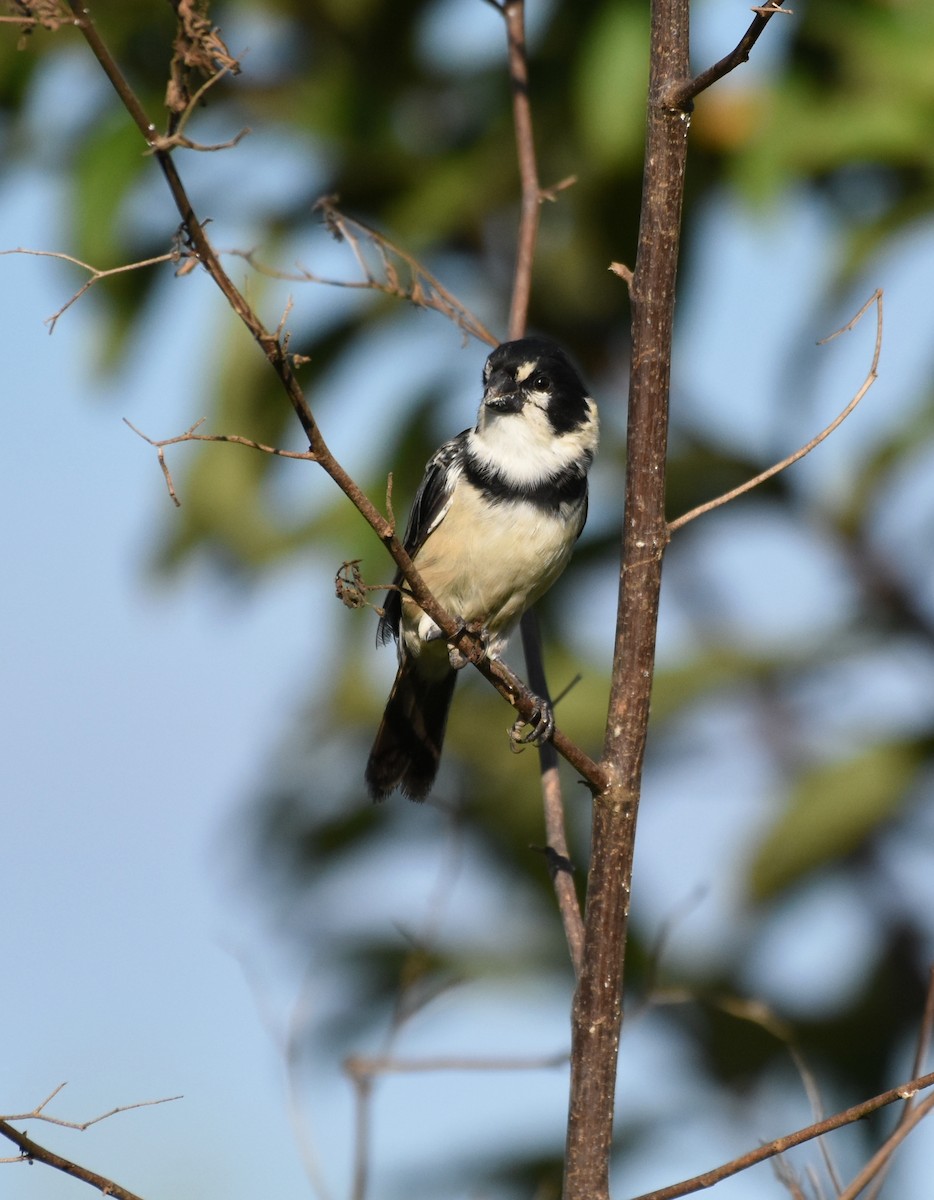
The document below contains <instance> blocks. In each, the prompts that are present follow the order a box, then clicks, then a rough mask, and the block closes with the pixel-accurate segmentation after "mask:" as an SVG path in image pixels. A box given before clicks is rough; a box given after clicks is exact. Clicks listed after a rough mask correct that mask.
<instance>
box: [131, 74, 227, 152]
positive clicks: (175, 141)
mask: <svg viewBox="0 0 934 1200" xmlns="http://www.w3.org/2000/svg"><path fill="white" fill-rule="evenodd" d="M239 69H240V66H239V63H234V65H233V66H223V67H221V68H220V70H219V71H215V72H214V74H213V75H211V76H210V77H209V78H208V79H206V80H205V81H204V83H202V85H201V86H200V87H199V88H198V90H197V91H196V92H195V94H194V95H193V96H192V97H191V99H190V100H189V101H188V103H187V105H186V106H185V108H184V109H183V110H182V111H181V112H180V113H178V114H177V116H174V115H173V122H172V124H173V129H172V132H171V133H169V134H167V135H166V136H165V137H162V136H157V137H153V139H152V149H151V150H150V153H151V154H152V153H155V151H156V150H171V149H172V148H173V146H183V147H184V148H185V149H186V150H202V151H208V152H212V151H215V150H230V149H231V148H232V147H233V146H236V145H238V144H239V143H240V142H241V141H242V140H243V138H245V137H246V136H247V134H248V133H249V132H250V130H249V129H248V128H245V129H241V130H240V132H239V133H238V134H235V135H234V137H232V138H230V139H229V140H228V141H226V142H219V143H217V144H215V145H211V146H205V145H203V144H202V143H200V142H193V141H191V139H190V138H187V137H185V136H184V132H183V131H184V128H185V126H186V125H187V124H188V121H189V119H190V117H191V114H192V113H193V112H194V111H195V109H196V108H197V107H198V106H199V105H200V104H201V102H202V100H203V99H204V96H205V94H206V93H207V92H208V91H209V90H210V89H211V88H212V87H213V86H214V85H215V84H216V83H217V82H218V81H219V80H221V79H223V78H224V76H225V75H230V74H233V73H234V72H235V71H239ZM170 89H171V85H170ZM170 107H171V106H170Z"/></svg>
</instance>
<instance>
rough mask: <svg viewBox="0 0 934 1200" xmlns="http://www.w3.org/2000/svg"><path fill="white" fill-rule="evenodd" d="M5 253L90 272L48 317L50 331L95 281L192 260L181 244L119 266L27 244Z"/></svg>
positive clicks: (182, 268) (0, 251)
mask: <svg viewBox="0 0 934 1200" xmlns="http://www.w3.org/2000/svg"><path fill="white" fill-rule="evenodd" d="M3 254H31V255H34V256H35V257H37V258H58V259H60V260H61V261H62V262H67V263H71V264H72V265H73V266H75V267H80V268H81V269H82V271H87V272H88V274H89V276H90V278H89V279H86V280H85V282H84V283H83V284H82V285H81V287H80V288H78V290H77V291H76V292H75V294H74V295H73V296H72V297H71V299H70V300H67V301H66V302H65V303H64V304H63V305H62V307H61V308H60V309H59V310H58V311H57V312H54V313H52V315H51V316H50V317H46V319H45V324H46V325H48V327H49V333H53V332H54V330H55V326H56V325H57V324H58V319H59V317H61V316H62V314H63V313H65V312H67V311H68V309H69V308H71V306H72V305H73V304H74V303H75V301H76V300H80V299H81V297H82V296H83V295H84V293H85V292H87V291H90V289H91V288H92V287H93V286H94V284H95V283H99V282H100V281H101V280H102V279H108V278H110V276H112V275H122V274H124V273H125V272H126V271H139V270H141V269H142V268H143V267H154V266H158V264H159V263H165V262H171V263H178V262H181V261H182V259H185V258H188V260H189V263H190V262H191V259H190V257H189V255H188V252H187V251H186V250H184V249H183V248H182V246H181V245H180V244H179V245H176V246H175V248H174V249H172V250H169V251H167V252H166V253H165V254H157V255H156V256H155V257H154V258H144V259H142V260H141V261H140V262H133V263H122V264H121V265H120V266H119V267H93V266H91V264H90V263H86V262H82V261H81V259H80V258H75V257H73V255H71V254H62V253H61V252H60V251H58V250H29V249H27V248H26V247H25V246H17V247H16V248H15V249H14V250H0V255H3ZM186 265H188V264H186V263H183V264H182V266H181V268H180V269H179V271H178V272H177V274H181V273H182V272H183V271H184V270H185V266H186Z"/></svg>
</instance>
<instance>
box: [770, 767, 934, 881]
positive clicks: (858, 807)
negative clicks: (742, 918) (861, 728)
mask: <svg viewBox="0 0 934 1200" xmlns="http://www.w3.org/2000/svg"><path fill="white" fill-rule="evenodd" d="M918 768H919V757H918V752H917V748H916V747H915V746H913V745H911V744H905V743H890V744H886V745H881V746H875V747H873V748H872V749H870V750H866V751H864V752H863V753H861V754H857V755H855V756H854V757H853V758H848V759H845V760H843V761H842V762H834V763H831V764H829V765H821V766H819V767H816V768H814V769H813V770H812V771H809V772H807V773H806V774H805V775H803V776H801V778H800V779H799V780H798V781H797V783H796V784H795V786H794V789H793V791H792V794H791V797H790V799H789V801H788V804H787V806H786V807H785V809H784V811H783V812H782V814H781V815H780V817H779V818H778V820H777V821H776V822H775V824H774V825H773V826H772V828H771V829H770V830H769V831H768V833H767V834H766V836H765V838H764V839H763V840H762V842H761V843H760V845H759V848H758V850H757V852H756V856H755V859H754V861H753V863H752V866H751V868H750V871H749V878H748V886H749V889H750V894H751V896H752V898H753V899H754V900H755V901H757V902H759V903H761V902H763V901H765V900H769V899H771V898H772V897H773V896H774V895H776V894H777V893H780V892H782V891H784V890H785V889H786V888H787V887H789V886H790V885H791V884H793V883H796V882H797V881H798V880H799V879H800V878H801V877H802V876H803V875H806V874H808V873H809V872H811V871H813V870H815V869H817V868H818V867H822V866H826V865H827V864H828V863H831V862H835V861H837V860H839V859H841V858H843V857H845V856H846V855H847V854H850V853H851V852H852V851H854V850H856V849H857V848H858V847H859V846H860V844H861V843H862V842H863V841H865V839H866V838H867V837H869V836H870V835H871V834H872V833H873V832H875V830H877V829H878V828H879V827H880V826H881V825H882V824H884V823H885V822H887V821H889V820H890V819H891V818H892V817H893V816H894V814H895V813H896V812H897V811H898V809H899V807H900V806H901V804H902V803H903V801H904V798H905V793H906V791H907V790H908V788H909V786H910V785H911V783H912V782H913V780H914V779H915V777H916V775H917V773H918Z"/></svg>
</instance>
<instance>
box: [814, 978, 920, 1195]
mask: <svg viewBox="0 0 934 1200" xmlns="http://www.w3.org/2000/svg"><path fill="white" fill-rule="evenodd" d="M932 1034H934V967H932V968H931V969H930V971H929V972H928V990H927V994H926V995H925V998H924V1013H923V1014H922V1017H921V1027H920V1029H919V1030H918V1041H917V1045H916V1046H915V1055H914V1061H913V1062H912V1066H911V1073H912V1075H920V1074H921V1072H922V1070H923V1069H924V1063H925V1060H926V1059H927V1056H928V1051H929V1050H930V1048H931V1037H932ZM913 1107H914V1097H913V1096H909V1097H908V1098H907V1100H906V1101H905V1103H904V1105H903V1106H902V1111H901V1114H900V1115H899V1118H898V1122H897V1124H896V1126H895V1130H896V1131H897V1130H898V1129H900V1128H901V1126H902V1125H903V1124H904V1123H905V1122H906V1121H907V1120H908V1116H909V1114H910V1113H911V1110H912V1108H913ZM887 1166H888V1163H887V1162H886V1163H884V1164H881V1165H880V1168H879V1173H878V1176H877V1178H876V1180H875V1182H874V1185H873V1187H872V1189H871V1190H870V1191H869V1193H868V1194H867V1196H866V1200H877V1197H878V1195H879V1193H880V1192H881V1191H882V1188H883V1186H884V1184H885V1177H886V1173H887V1171H886V1168H887ZM837 1190H838V1191H842V1190H843V1189H842V1188H838V1189H837Z"/></svg>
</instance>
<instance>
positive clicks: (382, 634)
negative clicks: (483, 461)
mask: <svg viewBox="0 0 934 1200" xmlns="http://www.w3.org/2000/svg"><path fill="white" fill-rule="evenodd" d="M469 432H470V430H469V429H465V430H464V431H463V433H459V434H458V435H457V437H455V438H451V440H450V441H449V442H445V443H444V445H443V446H442V447H441V448H440V449H439V450H436V451H435V453H434V454H433V455H432V456H431V458H430V459H429V460H428V463H427V465H426V467H425V474H424V477H423V478H422V482H421V483H420V484H419V485H418V491H417V492H416V493H415V500H414V501H413V503H412V511H411V512H410V513H409V520H408V524H407V525H406V527H405V537H404V538H403V541H402V544H403V545H404V546H405V550H406V553H407V554H408V555H409V557H410V558H414V557H415V556H416V554H417V553H418V552H419V550H420V549H421V548H422V546H423V545H424V544H425V540H426V538H427V537H428V536H429V534H431V533H433V532H434V531H435V530H436V529H437V528H438V526H439V525H440V524H441V522H442V521H443V520H444V518H445V516H446V515H447V511H448V508H449V507H450V504H451V496H452V494H453V492H454V484H455V483H456V482H457V476H458V471H457V468H456V464H457V462H458V460H459V459H460V458H461V457H462V456H463V453H464V446H465V444H466V442H467V435H468V433H469ZM452 468H453V469H452ZM403 583H404V580H403V578H402V573H401V572H400V571H397V572H396V577H395V579H394V580H393V588H392V590H391V591H389V592H387V593H386V599H385V601H384V603H383V616H381V617H380V619H379V628H378V630H377V634H376V640H377V642H379V643H380V644H381V645H385V643H386V642H388V641H389V640H390V638H394V637H396V638H397V637H398V636H399V621H400V619H401V616H402V594H401V592H399V591H397V590H396V589H397V588H398V587H401V586H402V585H403Z"/></svg>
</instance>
